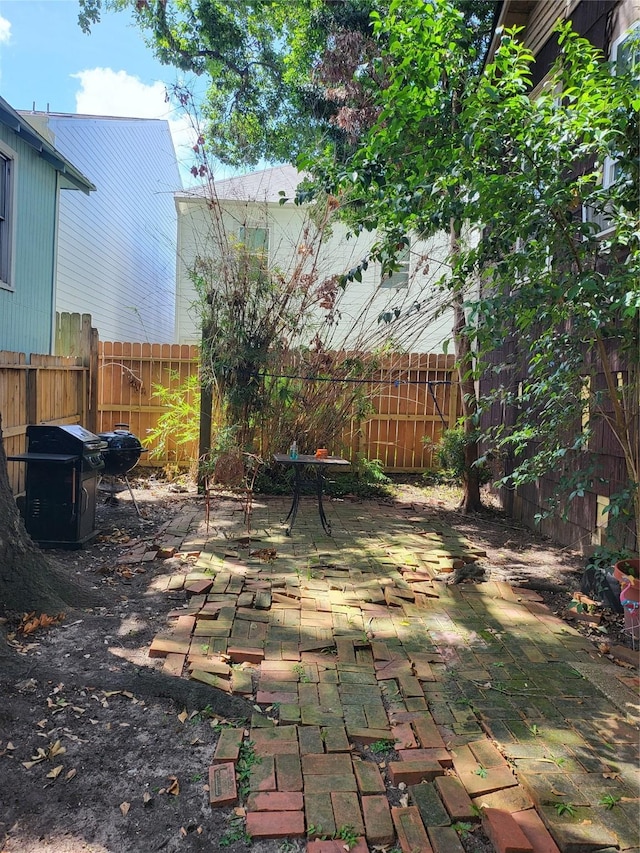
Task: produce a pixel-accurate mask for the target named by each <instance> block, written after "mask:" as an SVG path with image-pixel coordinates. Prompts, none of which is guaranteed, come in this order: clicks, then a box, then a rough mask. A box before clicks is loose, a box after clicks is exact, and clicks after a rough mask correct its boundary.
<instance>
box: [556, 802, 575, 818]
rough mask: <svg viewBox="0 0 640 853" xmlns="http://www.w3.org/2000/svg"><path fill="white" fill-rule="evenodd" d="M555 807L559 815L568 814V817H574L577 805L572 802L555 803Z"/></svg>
mask: <svg viewBox="0 0 640 853" xmlns="http://www.w3.org/2000/svg"><path fill="white" fill-rule="evenodd" d="M553 807H554V809H555V810H556V813H557V815H558V817H562V816H563V815H567V816H568V817H573V816H574V815H575V813H576V810H575V807H574V806H572V805H571V803H554V804H553Z"/></svg>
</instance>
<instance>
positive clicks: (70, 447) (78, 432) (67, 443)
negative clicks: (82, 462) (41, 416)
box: [27, 424, 105, 456]
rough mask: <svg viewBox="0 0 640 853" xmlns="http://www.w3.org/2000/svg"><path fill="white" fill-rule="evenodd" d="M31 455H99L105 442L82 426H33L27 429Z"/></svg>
mask: <svg viewBox="0 0 640 853" xmlns="http://www.w3.org/2000/svg"><path fill="white" fill-rule="evenodd" d="M27 438H28V439H29V451H30V452H31V453H75V454H76V455H78V456H84V455H87V454H90V453H99V452H100V451H101V450H102V449H103V448H104V446H105V442H104V441H103V440H102V439H101V438H100V436H99V435H96V434H95V433H93V432H89V430H88V429H85V428H84V427H83V426H80V424H62V425H55V426H54V425H51V424H32V425H31V426H28V427H27Z"/></svg>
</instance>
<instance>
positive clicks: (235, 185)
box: [176, 166, 304, 203]
mask: <svg viewBox="0 0 640 853" xmlns="http://www.w3.org/2000/svg"><path fill="white" fill-rule="evenodd" d="M303 178H304V175H303V174H301V173H300V172H298V170H297V169H295V168H294V167H293V166H274V167H272V168H270V169H263V170H262V171H260V172H250V173H249V174H247V175H237V176H234V177H233V178H225V179H224V180H223V181H214V182H213V195H214V196H215V198H217V199H219V200H221V201H222V200H225V201H234V200H235V201H258V202H267V203H270V202H272V203H278V202H279V201H280V199H281V198H282V196H281V195H280V192H281V191H283V192H284V193H285V196H286V197H287V198H292V197H293V196H294V195H295V192H296V188H297V186H298V184H299V183H300V182H301V181H302V179H303ZM211 196H212V190H211V187H210V186H209V185H206V184H205V185H202V186H197V187H192V188H191V189H187V190H184V191H183V192H179V193H176V200H177V201H188V200H189V199H193V200H196V199H202V198H210V197H211Z"/></svg>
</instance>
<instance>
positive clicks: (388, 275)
mask: <svg viewBox="0 0 640 853" xmlns="http://www.w3.org/2000/svg"><path fill="white" fill-rule="evenodd" d="M396 264H397V266H398V269H397V270H394V271H393V272H383V274H382V278H381V280H380V287H385V288H393V289H395V290H400V289H401V288H407V287H409V273H410V269H411V249H410V247H409V246H405V247H404V249H403V250H402V251H401V252H399V253H398V257H397V258H396Z"/></svg>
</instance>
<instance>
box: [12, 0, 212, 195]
mask: <svg viewBox="0 0 640 853" xmlns="http://www.w3.org/2000/svg"><path fill="white" fill-rule="evenodd" d="M77 18H78V3H77V0H0V95H2V97H3V98H4V99H5V100H6V101H8V102H9V103H10V104H11V106H12V107H14V108H15V109H19V110H30V109H32V107H33V104H34V102H35V108H36V110H46V109H47V105H48V107H49V110H50V111H51V112H65V113H86V114H90V115H112V116H132V117H136V118H164V119H167V120H168V121H169V122H170V124H171V129H172V134H173V138H174V145H175V146H176V152H177V155H178V160H179V162H180V165H181V170H182V172H183V174H185V173H188V168H189V166H190V165H191V162H190V156H189V152H190V145H191V144H193V143H192V141H191V140H192V138H193V137H192V133H191V128H190V126H189V123H188V121H187V120H186V119H185V118H184V117H183V116H181V115H180V114H179V113H178V112H177V111H176V110H175V109H173V108H172V106H171V104H167V103H165V87H166V86H167V85H169V86H170V85H171V84H173V83H175V82H176V80H177V79H178V72H177V71H176V70H175V69H173V68H171V67H170V66H165V65H161V64H160V63H159V62H157V61H156V60H155V59H154V57H153V54H152V51H151V49H150V48H148V47H147V46H146V45H145V43H144V41H143V38H142V36H141V34H140V32H139V31H138V30H137V29H136V28H135V26H134V25H133V23H132V22H131V17H130V13H128V12H121V13H110V14H105V15H104V16H103V20H102V21H101V22H100V24H97V25H96V26H94V27H93V31H92V33H91V35H88V36H87V35H85V34H84V33H83V32H82V31H81V30H80V27H79V26H78V23H77ZM191 82H193V81H191ZM224 176H225V173H224V170H222V169H221V170H220V173H219V174H216V177H218V178H219V177H224Z"/></svg>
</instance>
